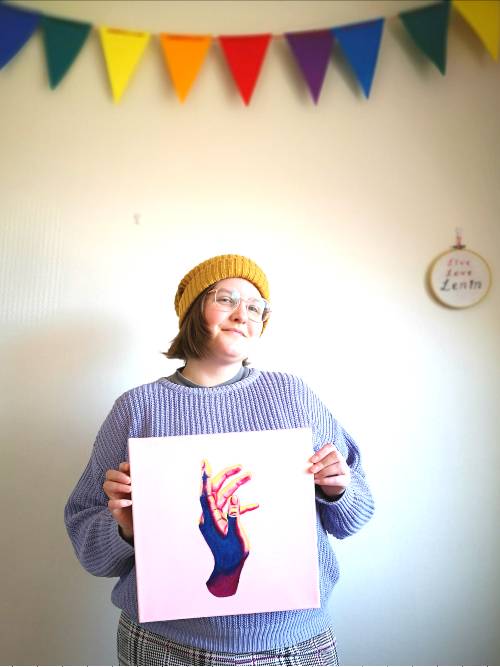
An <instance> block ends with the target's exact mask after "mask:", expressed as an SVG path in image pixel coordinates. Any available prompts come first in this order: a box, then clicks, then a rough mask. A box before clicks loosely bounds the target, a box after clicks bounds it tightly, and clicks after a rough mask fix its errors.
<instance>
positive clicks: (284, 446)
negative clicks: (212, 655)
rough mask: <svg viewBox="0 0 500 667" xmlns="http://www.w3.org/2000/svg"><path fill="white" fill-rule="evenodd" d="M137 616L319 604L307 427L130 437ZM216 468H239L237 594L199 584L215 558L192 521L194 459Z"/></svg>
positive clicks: (196, 482) (196, 491)
mask: <svg viewBox="0 0 500 667" xmlns="http://www.w3.org/2000/svg"><path fill="white" fill-rule="evenodd" d="M129 453H130V465H131V476H132V488H133V516H134V534H135V553H136V568H137V587H138V600H139V620H140V622H148V621H155V620H168V619H177V618H193V617H198V616H218V615H226V614H240V613H255V612H263V611H277V610H286V609H300V608H309V607H318V606H319V586H318V559H317V543H316V511H315V500H314V482H313V478H312V475H310V474H308V473H307V472H306V468H307V460H308V458H309V457H310V456H311V454H312V434H311V430H310V429H291V430H280V431H258V432H245V433H223V434H215V435H188V436H175V437H169V438H131V439H130V440H129ZM204 458H206V459H208V461H209V463H210V465H211V467H212V472H213V474H214V475H215V474H216V473H217V472H218V471H219V470H221V469H222V468H225V467H227V466H229V465H232V464H241V465H243V470H242V472H245V471H247V470H248V471H250V472H251V473H252V479H251V480H250V481H249V482H247V483H246V484H244V485H243V486H242V487H241V488H240V489H238V492H237V495H238V496H239V498H240V503H241V504H242V505H245V504H250V503H254V502H257V503H259V504H260V507H259V508H258V509H256V510H254V511H252V512H248V513H245V514H244V515H243V516H242V517H241V521H242V523H243V526H244V529H245V531H246V533H247V535H248V538H249V540H250V555H249V556H248V558H247V560H246V562H245V565H244V567H243V571H242V573H241V577H240V582H239V586H238V590H237V592H236V594H235V595H234V596H232V597H228V598H216V597H214V596H213V595H212V594H211V593H210V592H209V591H208V590H207V587H206V585H205V582H206V580H207V579H208V577H209V576H210V574H211V572H212V569H213V556H212V554H211V552H210V549H209V547H208V546H207V544H206V542H205V540H204V539H203V536H202V534H201V532H200V530H199V528H198V522H199V518H200V515H201V506H200V502H199V496H200V484H201V461H202V459H204Z"/></svg>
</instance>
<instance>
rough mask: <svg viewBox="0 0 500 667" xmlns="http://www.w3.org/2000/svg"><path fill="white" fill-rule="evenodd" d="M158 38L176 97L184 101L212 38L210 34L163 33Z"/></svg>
mask: <svg viewBox="0 0 500 667" xmlns="http://www.w3.org/2000/svg"><path fill="white" fill-rule="evenodd" d="M160 40H161V46H162V49H163V56H164V58H165V63H166V65H167V67H168V70H169V72H170V76H171V78H172V83H173V84H174V88H175V91H176V93H177V97H178V98H179V100H180V101H181V102H184V100H185V99H186V97H187V94H188V93H189V90H190V88H191V86H192V85H193V83H194V80H195V79H196V76H197V74H198V72H199V71H200V68H201V66H202V64H203V61H204V60H205V56H206V54H207V51H208V47H209V46H210V43H211V41H212V38H211V37H210V35H167V34H164V33H163V34H161V35H160Z"/></svg>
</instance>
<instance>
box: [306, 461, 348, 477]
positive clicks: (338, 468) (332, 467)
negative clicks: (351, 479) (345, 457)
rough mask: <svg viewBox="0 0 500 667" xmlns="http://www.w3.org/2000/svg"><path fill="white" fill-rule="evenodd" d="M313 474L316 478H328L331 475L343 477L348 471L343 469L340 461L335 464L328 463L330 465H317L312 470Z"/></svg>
mask: <svg viewBox="0 0 500 667" xmlns="http://www.w3.org/2000/svg"><path fill="white" fill-rule="evenodd" d="M311 472H313V473H314V475H315V477H316V476H318V475H321V476H323V477H328V476H329V475H342V474H343V473H345V472H347V471H346V470H344V469H343V467H342V463H341V462H340V461H335V462H334V463H328V465H322V464H321V463H317V464H315V465H314V466H313V467H312V468H311Z"/></svg>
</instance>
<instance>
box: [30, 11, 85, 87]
mask: <svg viewBox="0 0 500 667" xmlns="http://www.w3.org/2000/svg"><path fill="white" fill-rule="evenodd" d="M41 25H42V31H43V43H44V45H45V57H46V59H47V67H48V70H49V80H50V87H51V88H55V87H56V86H57V85H58V84H59V82H60V81H61V79H62V78H63V76H64V75H65V74H66V72H67V71H68V70H69V68H70V67H71V65H72V64H73V62H74V60H75V58H76V57H77V55H78V54H79V53H80V50H81V48H82V46H83V45H84V43H85V40H86V39H87V37H88V36H89V33H90V28H91V27H92V26H91V24H90V23H80V22H78V21H68V20H66V19H56V18H51V17H49V16H42V20H41Z"/></svg>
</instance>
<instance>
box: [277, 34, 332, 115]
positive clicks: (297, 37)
mask: <svg viewBox="0 0 500 667" xmlns="http://www.w3.org/2000/svg"><path fill="white" fill-rule="evenodd" d="M286 38H287V40H288V44H289V46H290V48H291V50H292V53H293V55H294V56H295V60H296V61H297V64H298V66H299V67H300V69H301V71H302V74H303V75H304V79H305V81H306V83H307V85H308V87H309V92H310V93H311V95H312V98H313V100H314V104H317V103H318V100H319V95H320V93H321V88H322V87H323V81H324V80H325V74H326V68H327V65H328V61H329V60H330V56H331V54H332V47H333V34H332V31H331V30H310V31H308V32H288V33H286Z"/></svg>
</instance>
